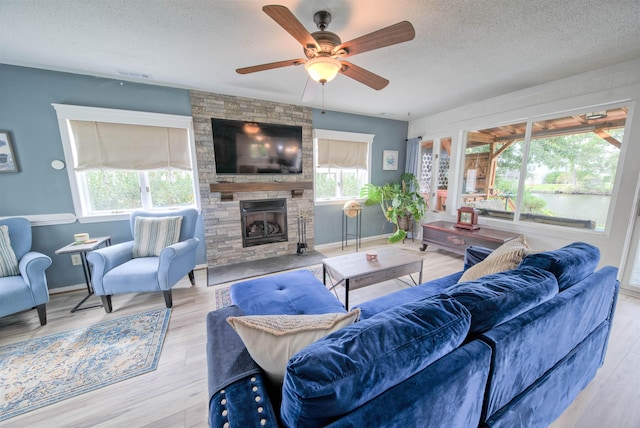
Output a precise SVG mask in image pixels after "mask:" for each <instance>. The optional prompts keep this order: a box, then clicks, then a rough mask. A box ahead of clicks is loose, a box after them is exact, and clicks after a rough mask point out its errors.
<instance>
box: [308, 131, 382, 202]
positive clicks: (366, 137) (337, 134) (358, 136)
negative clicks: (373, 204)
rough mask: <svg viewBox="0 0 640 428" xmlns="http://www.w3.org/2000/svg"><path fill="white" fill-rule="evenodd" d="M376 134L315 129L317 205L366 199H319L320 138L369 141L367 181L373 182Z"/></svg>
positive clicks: (314, 182) (314, 184)
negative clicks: (373, 155) (318, 166)
mask: <svg viewBox="0 0 640 428" xmlns="http://www.w3.org/2000/svg"><path fill="white" fill-rule="evenodd" d="M374 137H375V134H363V133H359V132H344V131H333V130H329V129H314V130H313V177H314V180H313V187H314V188H313V201H314V204H315V205H340V204H344V203H345V202H346V201H350V200H356V201H364V198H360V197H359V196H357V197H350V196H347V197H344V196H342V197H339V198H322V199H318V198H317V197H316V189H315V186H316V180H315V175H316V168H317V163H318V140H319V139H329V140H341V141H352V142H355V143H367V172H366V182H367V183H371V168H372V161H371V159H372V153H373V150H372V149H373V139H374ZM337 169H340V170H341V169H342V168H337Z"/></svg>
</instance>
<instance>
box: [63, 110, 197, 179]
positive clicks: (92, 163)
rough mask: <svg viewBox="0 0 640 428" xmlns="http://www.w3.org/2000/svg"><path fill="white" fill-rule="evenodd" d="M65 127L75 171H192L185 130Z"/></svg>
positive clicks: (74, 122) (76, 122) (72, 124)
mask: <svg viewBox="0 0 640 428" xmlns="http://www.w3.org/2000/svg"><path fill="white" fill-rule="evenodd" d="M69 125H70V128H71V133H72V135H73V142H74V144H75V154H76V156H75V158H76V159H75V161H76V165H75V166H74V167H75V170H76V171H86V170H91V169H117V170H135V171H140V170H156V169H170V168H173V169H180V170H185V171H191V169H192V166H191V156H190V153H189V138H188V134H187V130H186V129H183V128H168V127H162V126H146V125H127V124H122V123H110V122H91V121H82V120H70V121H69Z"/></svg>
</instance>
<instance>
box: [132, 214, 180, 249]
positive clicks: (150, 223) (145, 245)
mask: <svg viewBox="0 0 640 428" xmlns="http://www.w3.org/2000/svg"><path fill="white" fill-rule="evenodd" d="M181 226H182V216H175V217H136V221H135V224H134V227H133V241H134V242H133V257H134V258H135V257H150V256H159V255H160V253H161V252H162V250H164V249H165V248H167V247H168V246H169V245H173V244H175V243H176V242H178V241H179V240H180V227H181Z"/></svg>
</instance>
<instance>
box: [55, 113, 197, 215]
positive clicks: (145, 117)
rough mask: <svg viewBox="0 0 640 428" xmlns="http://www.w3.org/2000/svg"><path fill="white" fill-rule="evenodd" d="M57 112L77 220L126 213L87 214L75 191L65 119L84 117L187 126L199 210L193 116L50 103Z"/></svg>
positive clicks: (75, 180)
mask: <svg viewBox="0 0 640 428" xmlns="http://www.w3.org/2000/svg"><path fill="white" fill-rule="evenodd" d="M51 105H52V106H53V108H54V109H55V110H56V114H57V116H58V127H59V128H60V137H61V139H62V149H63V151H64V157H65V161H66V164H67V175H68V177H69V185H70V187H71V197H72V199H73V208H74V211H75V215H76V217H77V218H78V221H79V222H80V223H96V222H104V221H116V220H126V219H128V218H129V213H122V214H102V215H87V214H86V213H85V212H84V210H83V208H82V200H81V196H80V193H79V191H78V186H79V183H78V180H77V178H76V172H75V170H74V169H73V165H74V162H73V148H72V143H71V136H70V134H69V127H68V121H69V120H85V121H95V122H112V123H124V124H129V125H146V126H162V127H169V128H183V129H186V130H187V134H188V138H189V146H190V149H191V164H192V165H193V170H192V174H193V183H194V193H195V205H196V208H197V209H198V211H200V207H201V202H200V192H199V189H200V184H199V182H198V170H197V168H198V164H197V160H196V144H195V137H194V131H193V118H192V117H191V116H180V115H173V114H163V113H150V112H142V111H134V110H117V109H109V108H100V107H85V106H77V105H70V104H55V103H54V104H51Z"/></svg>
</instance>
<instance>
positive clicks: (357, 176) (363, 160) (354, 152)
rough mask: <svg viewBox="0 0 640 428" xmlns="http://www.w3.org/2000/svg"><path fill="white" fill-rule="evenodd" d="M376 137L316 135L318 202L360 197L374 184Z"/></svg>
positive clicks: (315, 154) (363, 135)
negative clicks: (373, 165) (366, 188)
mask: <svg viewBox="0 0 640 428" xmlns="http://www.w3.org/2000/svg"><path fill="white" fill-rule="evenodd" d="M373 137H374V136H373V135H372V134H358V133H351V132H339V131H328V130H322V129H317V130H315V131H314V139H313V147H314V169H315V180H314V182H315V200H316V202H339V201H344V200H346V199H356V198H358V197H359V194H360V188H361V187H362V186H363V185H364V184H366V183H369V182H370V177H371V172H370V164H371V144H373Z"/></svg>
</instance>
